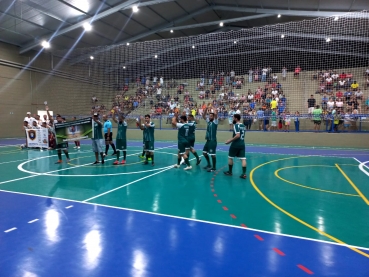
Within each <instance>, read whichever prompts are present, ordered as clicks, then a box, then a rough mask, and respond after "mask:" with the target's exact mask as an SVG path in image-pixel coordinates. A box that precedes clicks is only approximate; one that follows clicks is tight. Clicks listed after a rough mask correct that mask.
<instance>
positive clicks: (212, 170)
mask: <svg viewBox="0 0 369 277" xmlns="http://www.w3.org/2000/svg"><path fill="white" fill-rule="evenodd" d="M214 171H217V170H216V169H215V168H213V167H211V168H209V169H208V172H214Z"/></svg>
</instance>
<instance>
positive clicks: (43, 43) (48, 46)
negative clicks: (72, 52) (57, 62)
mask: <svg viewBox="0 0 369 277" xmlns="http://www.w3.org/2000/svg"><path fill="white" fill-rule="evenodd" d="M41 46H42V47H43V48H45V49H47V48H50V43H49V42H48V41H46V40H44V41H42V43H41Z"/></svg>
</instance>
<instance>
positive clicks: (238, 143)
mask: <svg viewBox="0 0 369 277" xmlns="http://www.w3.org/2000/svg"><path fill="white" fill-rule="evenodd" d="M245 133H246V127H245V125H243V124H242V123H237V124H234V126H233V137H235V136H236V135H237V134H240V137H239V138H238V139H236V140H234V141H232V143H231V147H237V148H243V147H245Z"/></svg>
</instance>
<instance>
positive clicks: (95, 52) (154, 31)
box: [71, 7, 212, 65]
mask: <svg viewBox="0 0 369 277" xmlns="http://www.w3.org/2000/svg"><path fill="white" fill-rule="evenodd" d="M210 10H212V7H205V8H203V9H200V10H198V11H195V12H193V13H190V14H188V15H185V16H183V17H180V18H178V19H176V20H174V21H172V22H169V23H165V24H162V25H160V26H157V27H155V28H154V29H151V30H149V31H146V32H143V33H141V34H138V35H137V36H134V37H131V38H128V39H125V40H122V41H119V42H117V43H116V44H114V45H111V46H109V47H106V48H104V49H103V50H96V51H94V52H92V53H89V54H88V55H83V56H81V57H80V58H78V59H76V60H75V61H73V62H72V63H71V65H74V64H76V63H79V62H82V61H84V60H86V59H89V57H90V55H96V54H98V53H100V52H102V51H107V50H111V49H113V48H115V47H116V46H118V45H120V44H124V43H127V42H134V41H137V40H139V39H141V38H144V37H147V36H149V35H152V34H155V33H157V32H160V31H162V30H164V29H166V28H168V27H173V26H175V25H176V24H178V23H181V22H183V21H186V20H188V19H191V18H192V17H194V16H197V15H200V14H203V13H205V12H208V11H210Z"/></svg>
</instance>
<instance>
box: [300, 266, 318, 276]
mask: <svg viewBox="0 0 369 277" xmlns="http://www.w3.org/2000/svg"><path fill="white" fill-rule="evenodd" d="M297 266H298V267H299V268H300V269H302V270H303V271H305V272H306V273H307V274H310V275H312V274H314V272H312V271H311V270H310V269H308V268H306V267H304V266H303V265H302V264H298V265H297Z"/></svg>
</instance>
